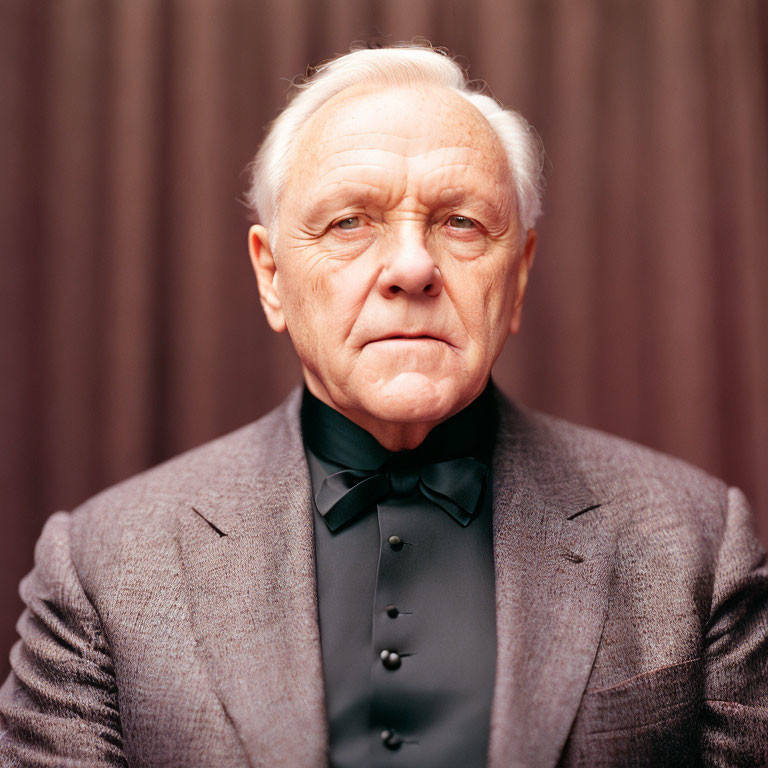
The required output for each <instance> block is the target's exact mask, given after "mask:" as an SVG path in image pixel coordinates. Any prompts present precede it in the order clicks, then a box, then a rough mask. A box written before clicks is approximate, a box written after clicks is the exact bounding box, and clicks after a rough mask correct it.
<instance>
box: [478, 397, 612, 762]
mask: <svg viewBox="0 0 768 768" xmlns="http://www.w3.org/2000/svg"><path fill="white" fill-rule="evenodd" d="M500 408H501V411H502V419H501V425H500V432H499V440H498V443H497V445H498V449H497V452H496V457H495V465H494V555H495V560H496V622H497V642H498V645H497V668H496V686H495V691H494V699H493V708H492V714H491V736H490V750H489V766H490V768H514V767H515V766H520V767H521V768H522V766H525V768H551V767H552V766H554V765H555V764H556V763H557V760H558V758H559V756H560V753H561V751H562V749H563V746H564V744H565V742H566V739H567V737H568V733H569V730H570V727H571V724H572V722H573V719H574V716H575V714H576V710H577V709H578V706H579V703H580V701H581V697H582V694H583V691H584V688H585V686H586V684H587V680H588V678H589V673H590V670H591V668H592V664H593V662H594V658H595V654H596V651H597V646H598V643H599V640H600V635H601V631H602V626H603V623H604V621H605V613H606V588H607V585H608V580H609V577H610V568H611V558H612V552H613V542H612V540H611V533H610V530H611V526H609V525H606V524H605V517H604V516H605V514H606V513H607V508H606V507H607V503H605V504H601V498H600V494H599V492H596V491H595V490H594V489H592V488H590V487H589V486H588V485H587V484H586V482H585V480H584V478H583V477H582V476H581V475H580V473H579V472H578V470H576V469H575V467H576V466H577V463H578V462H577V460H576V457H574V455H573V450H574V448H575V450H578V447H577V446H573V445H570V446H569V444H568V442H567V440H566V439H565V438H564V437H563V433H562V430H561V429H560V428H558V427H557V426H556V424H555V422H553V421H550V420H548V419H546V418H545V417H540V416H529V415H528V413H527V412H526V411H521V410H517V409H515V408H514V407H513V406H511V405H509V403H508V402H507V401H502V403H501V405H500ZM603 501H604V500H603Z"/></svg>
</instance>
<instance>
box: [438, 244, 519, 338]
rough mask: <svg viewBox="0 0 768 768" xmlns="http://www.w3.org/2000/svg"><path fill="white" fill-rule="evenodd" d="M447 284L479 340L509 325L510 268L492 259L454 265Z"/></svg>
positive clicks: (452, 297)
mask: <svg viewBox="0 0 768 768" xmlns="http://www.w3.org/2000/svg"><path fill="white" fill-rule="evenodd" d="M481 258H483V257H481ZM444 277H445V275H444ZM445 285H446V290H447V291H448V293H449V295H450V297H451V300H452V302H453V304H454V306H455V307H456V310H457V312H458V313H459V315H460V316H461V319H462V321H463V323H464V325H465V326H466V328H467V330H468V332H469V333H470V335H471V336H473V337H474V338H475V339H476V340H477V341H479V340H480V339H481V338H484V339H488V338H489V337H492V336H496V335H497V334H498V333H499V332H500V331H499V329H500V327H505V326H506V324H507V323H506V320H507V319H508V315H509V313H510V310H511V307H512V304H513V295H512V294H513V291H512V290H511V286H512V276H511V274H510V268H509V266H508V265H506V264H503V263H502V264H499V263H494V262H493V261H492V260H491V259H490V258H489V259H488V260H485V261H481V260H477V261H474V262H464V263H458V264H456V263H455V264H454V265H453V266H452V269H451V270H450V274H449V276H448V277H447V279H446V280H445Z"/></svg>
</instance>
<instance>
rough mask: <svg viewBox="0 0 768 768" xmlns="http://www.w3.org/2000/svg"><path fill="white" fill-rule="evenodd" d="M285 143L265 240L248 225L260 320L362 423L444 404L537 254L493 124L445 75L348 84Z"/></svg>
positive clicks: (491, 336)
mask: <svg viewBox="0 0 768 768" xmlns="http://www.w3.org/2000/svg"><path fill="white" fill-rule="evenodd" d="M294 158H295V159H294V161H293V164H292V167H291V169H290V173H289V176H288V181H287V184H286V187H285V190H284V193H283V195H282V197H281V200H280V210H279V214H278V222H277V226H278V231H277V238H276V245H275V249H274V254H271V253H270V251H269V247H268V238H267V233H266V231H265V230H263V229H262V228H260V227H254V229H253V230H252V232H251V243H250V244H251V254H252V258H253V260H254V266H255V268H256V272H257V277H258V279H259V286H260V291H261V295H262V302H263V304H264V307H265V310H266V312H267V317H268V320H269V322H270V324H271V325H272V327H273V328H274V329H275V330H278V331H280V330H284V329H285V328H286V327H287V329H288V331H289V333H290V336H291V339H292V341H293V344H294V347H295V348H296V351H297V353H298V355H299V357H300V358H301V361H302V364H303V370H304V376H305V379H306V382H307V385H308V386H309V388H310V391H312V392H313V394H315V395H316V396H318V397H319V398H320V399H322V400H324V401H325V402H327V403H329V404H330V405H332V406H334V407H335V408H336V409H337V410H339V411H341V412H342V413H345V414H346V415H348V416H349V417H350V418H352V419H353V420H356V421H357V422H358V423H360V424H362V425H363V426H367V425H368V424H369V423H370V422H371V420H373V421H374V422H392V423H416V422H418V423H430V424H436V423H438V422H440V421H442V420H444V419H446V418H448V417H449V416H450V415H452V414H453V413H456V412H457V411H459V410H460V409H461V408H463V407H464V406H466V405H467V404H468V403H470V402H471V401H472V400H473V399H474V398H475V397H476V396H477V395H478V394H479V393H480V392H481V391H482V390H483V388H484V386H485V384H486V382H487V380H488V377H489V375H490V372H491V366H492V365H493V363H494V361H495V360H496V358H497V356H498V354H499V352H500V351H501V348H502V346H503V344H504V340H505V338H506V336H507V334H508V332H510V330H511V331H512V332H515V331H516V330H517V328H518V325H519V317H520V306H521V302H522V294H523V290H524V286H525V281H526V277H527V271H528V267H529V266H530V261H531V259H532V256H533V249H534V244H535V237H534V236H533V233H531V236H530V237H529V238H528V240H527V242H526V243H525V244H524V247H523V245H521V233H520V232H519V231H518V229H517V227H516V223H515V222H516V216H515V198H514V192H513V187H512V179H511V174H510V171H509V167H508V162H507V158H506V156H505V154H504V151H503V149H502V147H501V144H500V142H499V140H498V138H497V137H496V135H495V134H494V133H493V131H492V129H491V128H490V126H489V125H488V123H487V122H486V120H485V118H484V117H483V116H482V115H481V114H480V113H479V112H478V111H477V110H476V109H475V108H474V107H473V106H472V105H471V104H469V103H468V102H467V101H466V100H464V99H463V98H462V97H461V96H459V95H458V94H456V93H454V92H452V91H450V90H448V89H429V90H424V89H416V88H403V89H390V90H384V91H382V90H378V91H376V90H371V89H364V88H354V89H348V90H346V91H343V92H342V93H340V94H338V95H337V96H336V97H334V98H333V99H331V100H330V101H329V102H328V103H327V104H325V105H324V106H323V107H322V108H321V109H320V110H319V111H318V112H316V113H315V114H314V115H313V117H312V118H311V119H310V120H309V121H308V123H307V124H306V125H305V126H304V127H303V128H302V131H301V133H300V135H299V138H298V140H297V147H296V150H295V154H294ZM523 240H524V238H523ZM273 257H274V261H272V258H273Z"/></svg>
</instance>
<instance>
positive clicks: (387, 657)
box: [380, 651, 402, 670]
mask: <svg viewBox="0 0 768 768" xmlns="http://www.w3.org/2000/svg"><path fill="white" fill-rule="evenodd" d="M380 655H381V663H382V664H383V665H384V668H385V669H389V670H395V669H399V668H400V665H401V664H402V659H401V658H400V654H399V653H398V652H397V651H382V652H381V654H380Z"/></svg>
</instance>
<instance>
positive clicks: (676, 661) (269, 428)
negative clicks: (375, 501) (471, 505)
mask: <svg viewBox="0 0 768 768" xmlns="http://www.w3.org/2000/svg"><path fill="white" fill-rule="evenodd" d="M299 394H300V393H299V392H298V391H297V392H295V393H294V394H293V395H292V396H291V397H290V398H289V399H288V400H287V401H286V402H285V403H284V404H283V405H282V406H281V407H280V408H278V409H277V410H275V411H273V412H272V413H271V414H269V415H267V416H265V417H264V418H263V419H261V420H259V421H257V422H256V423H254V424H252V425H250V426H247V427H245V428H243V429H241V430H239V431H238V432H235V433H233V434H231V435H228V436H226V437H224V438H221V439H219V440H217V441H215V442H213V443H210V444H208V445H205V446H203V447H201V448H198V449H196V450H194V451H191V452H189V453H187V454H185V455H183V456H181V457H179V458H176V459H174V460H172V461H170V462H168V463H166V464H164V465H162V466H160V467H158V468H155V469H153V470H151V471H149V472H147V473H144V474H143V475H140V476H138V477H136V478H133V479H131V480H128V481H126V482H125V483H123V484H121V485H119V486H116V487H114V488H112V489H110V490H108V491H106V492H104V493H102V494H100V495H99V496H96V497H95V498H93V499H91V500H90V501H88V502H87V503H85V504H84V505H83V506H81V507H80V508H79V509H77V510H75V511H74V512H72V513H63V512H60V513H57V514H55V515H53V516H52V517H51V518H50V519H49V521H48V522H47V524H46V526H45V529H44V531H43V533H42V536H41V538H40V540H39V542H38V545H37V549H36V564H35V568H34V570H33V571H32V573H30V574H29V575H28V576H27V577H26V578H25V579H24V581H23V582H22V585H21V594H22V596H23V599H24V601H25V602H26V604H27V606H28V608H27V610H26V611H25V613H24V614H23V616H22V617H21V619H20V621H19V624H18V629H19V633H20V636H21V639H20V641H19V642H18V643H17V644H16V645H15V646H14V648H13V651H12V653H11V660H12V666H13V672H12V673H11V675H10V677H9V678H8V680H7V681H6V682H5V684H4V686H3V687H2V690H0V729H2V736H0V756H1V757H2V760H1V761H0V762H2V764H3V765H12V766H57V767H60V766H114V765H131V766H147V767H149V766H153V767H155V766H183V767H184V768H196V767H198V766H200V767H202V766H206V767H210V766H224V767H226V766H264V767H265V768H279V767H281V766H283V767H286V768H303V767H304V766H307V767H308V768H309V767H313V768H319V767H320V766H323V765H326V763H327V724H326V718H325V712H324V700H323V682H322V681H323V678H322V667H321V654H320V638H319V631H318V619H317V598H316V587H315V570H314V548H313V531H312V512H311V506H310V484H309V476H308V471H307V465H306V462H305V458H304V452H303V447H302V440H301V434H300V429H299V420H298V403H299ZM501 413H502V417H501V424H500V432H499V441H498V448H497V451H496V456H495V466H494V481H495V482H494V553H495V570H496V605H497V635H498V638H497V639H498V643H497V646H498V651H497V653H498V656H497V672H496V685H495V693H494V698H493V706H492V711H491V713H490V720H491V737H490V754H489V765H490V766H491V768H514V767H515V766H521V767H522V766H529V767H530V768H553V766H556V765H560V766H589V767H590V768H594V767H599V766H653V767H654V768H659V766H672V765H674V766H688V765H690V766H693V765H701V764H703V765H711V766H750V767H752V766H760V765H766V764H768V571H767V570H766V564H765V560H764V554H763V552H762V550H761V549H760V547H759V545H758V544H757V542H756V540H755V538H754V536H753V534H752V532H751V531H750V527H749V520H748V510H747V506H746V504H745V501H744V499H743V497H742V495H741V494H740V493H739V492H738V491H736V490H729V489H728V488H727V487H725V486H724V485H723V484H722V483H721V482H720V481H718V480H715V479H713V478H711V477H708V476H706V475H705V474H703V473H702V472H700V471H698V470H696V469H693V468H691V467H689V466H687V465H686V464H683V463H682V462H679V461H675V460H673V459H670V458H668V457H664V456H661V455H659V454H656V453H654V452H651V451H649V450H646V449H643V448H640V447H638V446H635V445H632V444H630V443H627V442H625V441H621V440H619V439H617V438H611V437H608V436H605V435H602V434H599V433H597V432H594V431H589V430H586V429H583V428H580V427H576V426H573V425H569V424H566V423H564V422H561V421H558V420H555V419H553V418H550V417H547V416H543V415H540V414H536V413H534V412H531V411H528V410H526V409H521V408H517V407H515V406H513V405H511V404H510V403H509V402H507V401H506V400H504V401H503V402H502V403H501ZM447 768H450V767H447ZM457 768H469V767H466V766H457Z"/></svg>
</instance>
